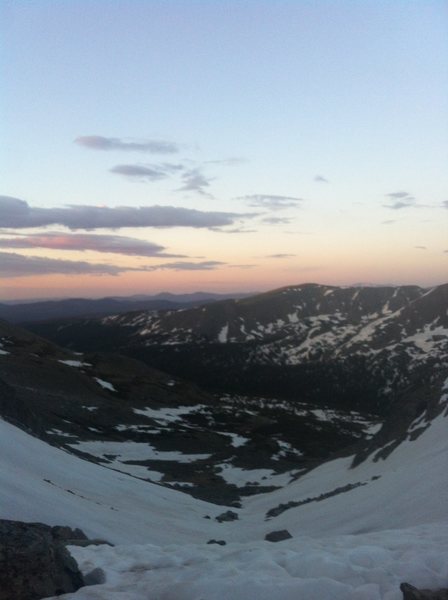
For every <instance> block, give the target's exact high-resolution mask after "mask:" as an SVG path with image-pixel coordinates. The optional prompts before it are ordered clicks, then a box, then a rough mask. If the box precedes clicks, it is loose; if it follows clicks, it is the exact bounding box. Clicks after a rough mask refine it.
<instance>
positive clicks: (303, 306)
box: [41, 284, 448, 412]
mask: <svg viewBox="0 0 448 600" xmlns="http://www.w3.org/2000/svg"><path fill="white" fill-rule="evenodd" d="M41 330H42V331H43V332H45V334H46V335H48V336H49V337H51V339H54V340H56V341H58V343H61V344H62V345H66V344H67V345H71V347H73V348H78V349H82V350H88V349H89V348H98V347H101V343H102V342H101V338H102V337H103V338H104V340H105V343H107V344H109V345H110V346H111V347H113V348H114V349H115V350H119V351H120V352H123V353H124V354H127V355H131V356H134V357H136V358H139V359H141V360H143V361H145V362H147V363H148V364H151V365H154V366H157V367H158V368H162V369H165V370H168V371H170V372H173V373H174V374H176V375H178V376H183V377H186V378H188V379H190V380H194V381H196V382H200V383H201V385H202V386H205V387H208V388H213V389H221V390H226V391H230V390H232V391H234V392H238V393H243V394H244V393H246V394H259V395H262V394H266V395H269V394H270V393H272V390H275V391H276V394H277V395H280V396H282V397H286V398H292V397H295V398H296V400H302V401H314V399H315V398H317V397H319V399H320V402H321V403H323V404H327V405H329V406H333V407H339V408H341V407H345V408H352V409H359V408H361V409H366V408H367V409H369V410H372V411H380V412H384V411H385V410H387V408H388V407H389V406H390V404H391V403H393V402H394V400H395V397H396V395H397V394H398V393H400V392H401V391H402V390H406V389H408V388H409V386H412V385H413V384H414V383H417V384H419V383H420V382H421V381H422V380H423V379H425V380H429V379H430V377H431V376H432V371H433V369H434V368H438V366H440V365H442V366H443V365H447V364H448V284H445V285H441V286H438V287H435V288H432V289H430V290H427V289H423V288H419V287H417V286H402V287H384V288H366V287H363V288H362V287H360V288H338V287H332V286H323V285H317V284H306V285H301V286H292V287H287V288H282V289H279V290H274V291H272V292H269V293H265V294H260V295H257V296H253V297H250V298H243V299H239V300H226V301H223V302H217V303H214V304H212V305H208V306H203V307H198V308H194V309H189V310H177V311H166V312H163V311H162V312H157V313H154V312H153V313H149V312H135V313H129V314H125V315H117V316H112V317H107V318H105V319H102V320H97V321H92V320H90V321H82V322H69V323H60V322H57V323H53V324H52V323H48V324H45V325H43V326H42V329H41ZM313 394H314V395H313ZM361 395H362V400H361V399H360V397H361Z"/></svg>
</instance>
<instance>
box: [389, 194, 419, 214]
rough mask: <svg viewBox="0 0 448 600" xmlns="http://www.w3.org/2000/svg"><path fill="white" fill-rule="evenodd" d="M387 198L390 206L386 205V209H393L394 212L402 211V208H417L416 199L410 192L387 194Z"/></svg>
mask: <svg viewBox="0 0 448 600" xmlns="http://www.w3.org/2000/svg"><path fill="white" fill-rule="evenodd" d="M385 196H386V198H389V200H390V204H384V206H385V207H386V208H392V209H393V210H400V209H401V208H409V207H410V206H415V198H414V196H412V195H411V194H409V192H404V191H400V192H390V193H389V194H385Z"/></svg>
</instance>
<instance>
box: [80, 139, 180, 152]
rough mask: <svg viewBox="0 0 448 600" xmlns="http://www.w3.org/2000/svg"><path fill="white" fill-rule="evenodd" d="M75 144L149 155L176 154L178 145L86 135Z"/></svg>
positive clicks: (92, 148)
mask: <svg viewBox="0 0 448 600" xmlns="http://www.w3.org/2000/svg"><path fill="white" fill-rule="evenodd" d="M75 144H78V145H79V146H83V147H84V148H89V149H90V150H109V151H110V150H125V151H126V152H148V153H149V154H175V153H176V152H179V147H178V145H177V144H174V143H172V142H167V141H164V140H136V139H130V138H113V137H103V136H101V135H84V136H81V137H78V138H76V139H75Z"/></svg>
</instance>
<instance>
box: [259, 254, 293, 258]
mask: <svg viewBox="0 0 448 600" xmlns="http://www.w3.org/2000/svg"><path fill="white" fill-rule="evenodd" d="M294 256H297V254H268V255H266V256H265V258H292V257H294Z"/></svg>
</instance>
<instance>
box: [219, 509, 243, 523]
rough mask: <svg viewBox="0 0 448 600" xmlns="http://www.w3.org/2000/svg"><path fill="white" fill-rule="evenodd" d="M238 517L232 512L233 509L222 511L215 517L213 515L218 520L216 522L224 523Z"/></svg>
mask: <svg viewBox="0 0 448 600" xmlns="http://www.w3.org/2000/svg"><path fill="white" fill-rule="evenodd" d="M238 518H239V517H238V513H236V512H234V511H233V510H227V511H226V512H223V513H221V514H220V515H218V516H217V517H215V519H216V520H217V521H218V523H225V522H227V521H236V520H237V519H238Z"/></svg>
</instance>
